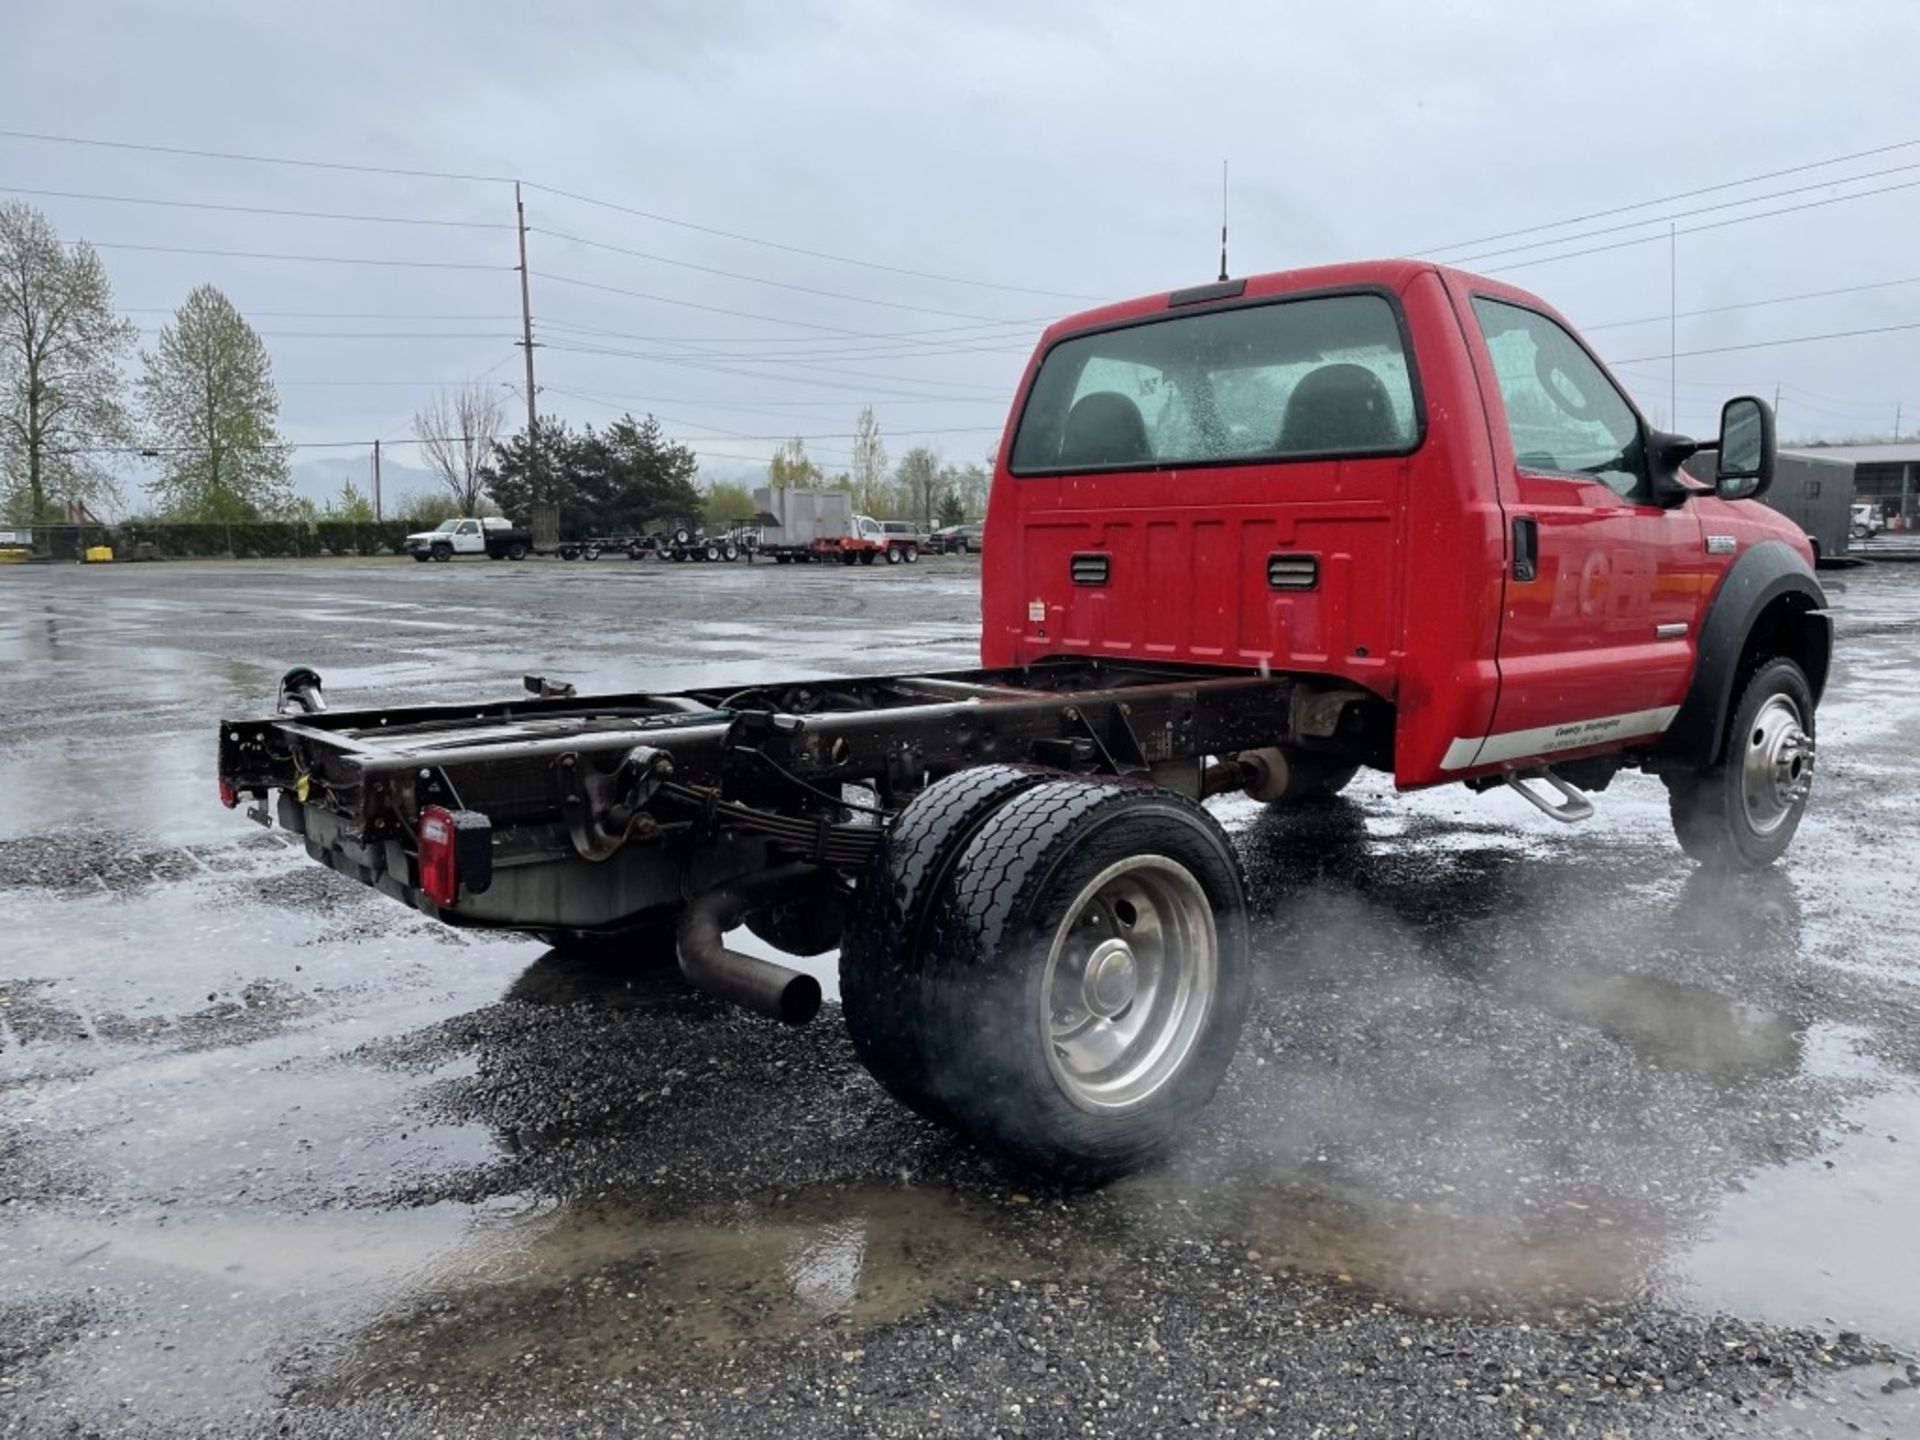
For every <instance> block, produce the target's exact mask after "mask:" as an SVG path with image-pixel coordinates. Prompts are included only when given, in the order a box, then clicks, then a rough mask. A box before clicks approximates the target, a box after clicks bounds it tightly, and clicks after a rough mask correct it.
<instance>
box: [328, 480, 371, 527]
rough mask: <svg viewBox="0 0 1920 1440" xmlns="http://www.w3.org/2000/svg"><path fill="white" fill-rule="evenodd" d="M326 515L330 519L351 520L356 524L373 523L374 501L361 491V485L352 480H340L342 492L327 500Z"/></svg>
mask: <svg viewBox="0 0 1920 1440" xmlns="http://www.w3.org/2000/svg"><path fill="white" fill-rule="evenodd" d="M326 516H327V519H329V520H350V521H352V522H353V523H354V524H356V525H371V524H372V523H373V502H372V501H371V500H369V499H368V498H367V497H366V496H365V495H363V494H361V493H360V487H359V486H358V485H355V484H354V483H353V481H351V480H343V481H341V482H340V493H339V494H338V495H336V496H335V497H334V498H333V499H332V500H329V501H328V502H327V509H326Z"/></svg>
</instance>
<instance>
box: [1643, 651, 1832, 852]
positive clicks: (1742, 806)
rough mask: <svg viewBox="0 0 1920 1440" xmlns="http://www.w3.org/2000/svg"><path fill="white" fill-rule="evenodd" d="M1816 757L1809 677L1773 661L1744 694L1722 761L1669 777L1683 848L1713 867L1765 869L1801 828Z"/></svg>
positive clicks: (1789, 663)
mask: <svg viewBox="0 0 1920 1440" xmlns="http://www.w3.org/2000/svg"><path fill="white" fill-rule="evenodd" d="M1815 758H1816V747H1815V744H1814V717H1813V689H1812V687H1811V686H1809V685H1808V684H1807V677H1806V673H1805V672H1804V671H1803V670H1801V668H1800V667H1799V665H1798V664H1796V663H1795V662H1794V661H1792V660H1773V661H1770V662H1768V663H1767V664H1765V665H1763V666H1761V667H1760V669H1759V670H1757V671H1755V672H1754V675H1753V678H1752V679H1751V680H1749V681H1748V682H1747V685H1746V688H1745V689H1744V690H1742V691H1741V692H1740V699H1739V702H1738V703H1737V704H1736V705H1735V706H1734V712H1733V721H1732V723H1731V724H1730V725H1729V726H1728V729H1727V739H1726V749H1725V752H1724V753H1723V754H1722V756H1721V758H1720V760H1719V762H1718V763H1716V764H1714V765H1710V766H1708V767H1707V768H1706V769H1704V770H1696V771H1688V772H1685V773H1682V774H1677V775H1667V776H1665V777H1664V779H1665V780H1666V785H1667V803H1668V808H1669V810H1670V811H1671V813H1672V816H1673V833H1674V835H1675V837H1676V838H1677V839H1678V840H1679V841H1680V848H1681V849H1682V850H1684V851H1686V852H1687V854H1688V855H1690V856H1692V857H1693V859H1695V860H1696V861H1698V862H1699V863H1700V864H1701V865H1703V866H1706V867H1708V868H1709V869H1714V870H1764V869H1765V868H1766V867H1767V866H1769V865H1771V864H1773V862H1774V861H1776V860H1778V859H1779V858H1780V857H1781V856H1782V855H1784V854H1786V852H1787V847H1788V846H1789V845H1791V844H1792V843H1793V837H1794V832H1796V831H1797V830H1798V829H1799V828H1800V820H1801V817H1803V816H1804V815H1805V814H1806V810H1807V800H1808V797H1809V796H1810V795H1811V793H1812V789H1813V770H1814V761H1815Z"/></svg>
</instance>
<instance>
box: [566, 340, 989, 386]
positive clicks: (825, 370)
mask: <svg viewBox="0 0 1920 1440" xmlns="http://www.w3.org/2000/svg"><path fill="white" fill-rule="evenodd" d="M554 348H555V349H564V350H567V351H569V352H570V353H572V354H575V355H605V356H610V357H613V358H616V359H622V360H642V361H649V362H652V363H654V364H658V365H685V366H690V367H692V368H693V369H696V370H713V371H717V372H719V373H721V374H730V375H746V376H750V377H751V378H753V379H755V380H785V381H787V382H788V383H790V384H796V385H824V384H826V383H827V382H826V381H822V380H810V379H807V378H805V377H804V376H799V375H769V374H767V373H766V372H765V371H764V370H742V369H739V368H737V367H734V366H729V365H722V364H717V363H715V362H713V361H710V360H708V359H706V358H705V357H704V356H701V355H647V354H642V353H639V352H636V351H631V350H613V349H604V348H599V347H594V346H586V345H566V346H555V347H554ZM751 363H755V364H768V363H772V362H770V361H760V360H757V359H756V360H755V361H753V362H751ZM796 368H798V369H808V370H817V371H819V372H820V373H821V374H823V375H845V376H848V377H850V378H853V379H860V380H881V381H885V382H886V383H888V384H896V383H898V382H899V379H900V377H899V376H895V375H877V374H874V373H873V372H872V371H868V370H847V369H843V368H841V367H839V366H833V365H814V364H807V365H800V366H797V367H796ZM908 383H910V384H914V385H939V386H945V387H947V388H949V389H965V388H975V389H979V388H980V387H967V386H965V385H964V384H963V383H962V382H959V381H952V380H933V379H928V378H925V377H919V376H915V377H909V379H908ZM833 388H835V389H841V390H857V389H859V388H861V387H859V386H855V385H839V386H835V387H833ZM872 393H873V394H875V395H884V394H886V393H888V392H886V391H883V390H875V391H873V392H872ZM894 393H896V394H899V393H901V392H894ZM981 393H982V394H983V395H984V394H985V393H986V392H985V391H984V390H981Z"/></svg>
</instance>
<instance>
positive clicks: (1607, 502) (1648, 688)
mask: <svg viewBox="0 0 1920 1440" xmlns="http://www.w3.org/2000/svg"><path fill="white" fill-rule="evenodd" d="M1466 308H1467V310H1468V316H1467V317H1466V318H1467V324H1468V328H1469V332H1470V335H1469V343H1470V345H1471V346H1472V348H1473V349H1475V350H1476V351H1477V352H1478V353H1477V354H1476V360H1477V362H1478V363H1479V364H1480V365H1481V367H1482V374H1483V376H1484V377H1487V378H1486V381H1483V394H1486V398H1487V404H1488V408H1489V411H1490V414H1491V415H1492V416H1493V423H1492V427H1491V428H1492V430H1493V432H1494V434H1493V439H1494V450H1495V454H1496V456H1497V461H1496V463H1497V464H1499V465H1501V466H1502V467H1504V468H1505V469H1506V470H1507V471H1508V475H1507V476H1506V477H1505V480H1506V483H1504V484H1503V485H1502V486H1501V493H1502V497H1503V505H1504V508H1505V510H1506V512H1507V521H1508V563H1507V574H1506V580H1505V594H1504V603H1503V613H1502V616H1501V628H1500V643H1499V652H1498V653H1499V668H1500V694H1499V699H1498V701H1497V702H1496V704H1495V706H1494V716H1493V724H1492V728H1491V731H1490V733H1489V734H1488V735H1487V736H1486V737H1485V738H1484V739H1482V740H1478V741H1476V740H1473V739H1472V738H1471V737H1463V738H1461V739H1460V740H1458V741H1456V742H1455V743H1454V745H1453V746H1452V747H1451V748H1450V749H1449V751H1448V752H1447V757H1446V760H1445V762H1444V765H1445V768H1447V769H1454V770H1458V769H1466V768H1468V767H1470V766H1475V765H1489V764H1495V763H1507V762H1514V761H1526V760H1531V759H1544V758H1548V757H1551V756H1552V755H1555V754H1560V753H1565V752H1569V751H1577V750H1580V749H1583V748H1586V747H1589V746H1595V745H1612V744H1615V743H1617V742H1618V741H1620V740H1623V739H1629V738H1632V737H1636V736H1653V735H1657V734H1659V733H1660V732H1662V731H1664V730H1665V729H1666V728H1667V726H1668V725H1669V724H1670V723H1672V720H1673V716H1674V714H1675V712H1676V710H1677V709H1678V707H1679V705H1680V702H1681V700H1682V699H1683V698H1684V696H1685V694H1686V689H1687V683H1688V680H1689V677H1690V676H1691V674H1692V671H1693V654H1694V631H1695V627H1696V625H1697V624H1698V621H1699V612H1700V605H1701V601H1702V597H1703V594H1704V589H1705V586H1706V585H1707V584H1708V583H1710V580H1711V577H1710V576H1709V575H1708V574H1707V566H1706V557H1705V554H1704V551H1703V541H1702V534H1701V528H1700V521H1699V518H1698V515H1697V514H1696V512H1695V510H1694V508H1693V507H1692V506H1691V505H1684V504H1683V505H1676V506H1672V507H1664V506H1659V505H1655V504H1653V503H1652V501H1651V480H1650V477H1649V474H1648V463H1647V436H1648V429H1647V426H1646V425H1645V423H1644V422H1643V421H1642V420H1641V419H1640V417H1639V415H1638V413H1637V412H1636V411H1635V410H1634V408H1633V406H1632V404H1631V403H1630V402H1629V401H1628V400H1627V398H1626V397H1625V396H1624V395H1623V394H1622V393H1621V392H1620V390H1619V389H1618V387H1616V386H1615V385H1614V383H1613V381H1612V380H1611V379H1610V378H1609V377H1608V375H1607V373H1606V371H1605V370H1604V369H1602V368H1601V366H1600V364H1599V362H1598V361H1596V360H1594V359H1593V357H1592V356H1591V355H1590V354H1589V353H1588V352H1587V350H1586V349H1585V347H1584V346H1582V345H1581V343H1580V342H1579V341H1578V340H1577V339H1575V338H1574V336H1573V334H1572V333H1571V332H1570V331H1569V330H1567V329H1566V328H1565V327H1564V326H1563V325H1561V324H1560V323H1559V322H1558V321H1556V320H1554V319H1553V318H1552V317H1550V316H1548V315H1545V314H1542V313H1540V312H1539V311H1537V310H1533V309H1531V308H1528V307H1526V306H1524V305H1520V304H1516V303H1513V302H1512V301H1510V300H1505V299H1496V298H1493V297H1491V296H1489V295H1485V294H1475V295H1472V296H1471V297H1470V298H1468V301H1467V307H1466ZM1476 342H1477V343H1476ZM1487 381H1490V384H1489V383H1487ZM1488 390H1491V391H1493V392H1494V393H1490V394H1489V393H1487V392H1488Z"/></svg>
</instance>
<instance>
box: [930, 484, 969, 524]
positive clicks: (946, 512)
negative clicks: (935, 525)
mask: <svg viewBox="0 0 1920 1440" xmlns="http://www.w3.org/2000/svg"><path fill="white" fill-rule="evenodd" d="M933 518H934V519H936V520H938V521H939V522H940V524H941V525H942V526H947V525H958V524H960V522H961V521H963V520H965V519H966V518H967V507H966V506H965V505H962V504H961V503H960V496H959V494H958V493H957V492H955V491H953V490H951V489H949V490H945V491H942V492H941V495H940V504H939V506H938V507H937V508H936V509H935V511H934V515H933Z"/></svg>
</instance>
